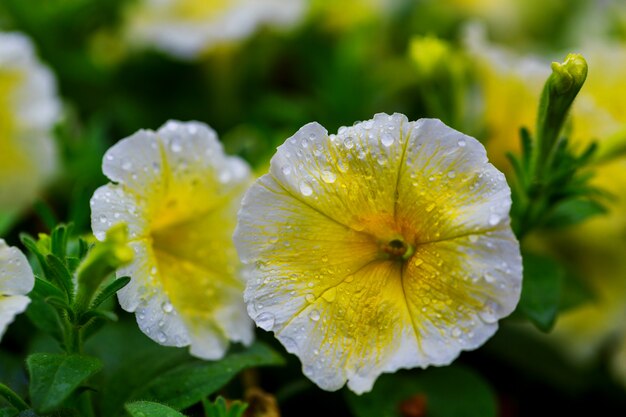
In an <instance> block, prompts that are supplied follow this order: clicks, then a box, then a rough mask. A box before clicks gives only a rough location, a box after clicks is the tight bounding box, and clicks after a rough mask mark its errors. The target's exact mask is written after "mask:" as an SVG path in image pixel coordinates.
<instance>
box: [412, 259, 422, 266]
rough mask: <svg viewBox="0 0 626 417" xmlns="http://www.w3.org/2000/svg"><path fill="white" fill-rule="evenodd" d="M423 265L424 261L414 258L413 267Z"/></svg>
mask: <svg viewBox="0 0 626 417" xmlns="http://www.w3.org/2000/svg"><path fill="white" fill-rule="evenodd" d="M423 263H424V261H423V260H421V259H420V258H416V259H415V262H414V263H413V265H415V266H420V265H421V264H423Z"/></svg>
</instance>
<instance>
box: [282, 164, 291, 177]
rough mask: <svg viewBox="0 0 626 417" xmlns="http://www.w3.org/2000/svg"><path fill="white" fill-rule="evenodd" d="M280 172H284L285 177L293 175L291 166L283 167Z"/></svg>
mask: <svg viewBox="0 0 626 417" xmlns="http://www.w3.org/2000/svg"><path fill="white" fill-rule="evenodd" d="M280 170H281V171H282V173H283V175H289V174H291V166H290V165H283V167H282V168H281V169H280Z"/></svg>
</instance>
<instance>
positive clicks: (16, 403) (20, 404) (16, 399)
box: [0, 383, 30, 411]
mask: <svg viewBox="0 0 626 417" xmlns="http://www.w3.org/2000/svg"><path fill="white" fill-rule="evenodd" d="M0 396H1V397H4V399H5V400H7V402H8V403H9V404H11V406H13V407H15V408H17V410H18V411H24V410H28V409H29V408H30V407H29V406H28V404H26V402H25V401H24V400H23V399H22V397H20V396H19V395H17V394H16V393H15V391H13V390H12V389H11V388H9V387H7V386H6V385H4V384H2V383H0Z"/></svg>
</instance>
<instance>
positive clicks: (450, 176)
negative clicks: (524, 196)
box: [396, 119, 511, 243]
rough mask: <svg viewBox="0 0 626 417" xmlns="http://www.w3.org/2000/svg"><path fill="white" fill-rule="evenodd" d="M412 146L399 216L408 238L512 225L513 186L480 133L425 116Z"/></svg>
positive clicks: (410, 142)
mask: <svg viewBox="0 0 626 417" xmlns="http://www.w3.org/2000/svg"><path fill="white" fill-rule="evenodd" d="M406 149H407V151H406V153H405V159H404V163H403V164H402V166H401V167H400V169H399V172H400V174H399V176H398V185H397V192H398V200H397V210H396V220H397V221H398V222H399V223H400V225H401V227H402V228H403V230H404V232H403V234H404V235H405V237H406V238H407V239H408V240H410V241H415V242H417V243H426V242H431V241H439V240H445V239H451V238H454V237H456V236H463V235H467V234H480V233H484V232H486V231H488V230H493V229H496V228H501V227H508V219H509V210H510V208H511V190H510V189H509V186H508V184H507V182H506V179H505V177H504V174H502V173H501V172H500V171H498V170H497V169H496V168H495V167H494V166H493V165H491V164H490V163H489V162H488V160H487V155H486V152H485V148H484V147H483V145H481V144H480V143H479V142H478V141H477V140H476V139H474V138H472V137H469V136H467V135H464V134H462V133H460V132H458V131H456V130H454V129H451V128H449V127H447V126H446V125H444V124H443V123H442V122H441V121H439V120H435V119H422V120H420V121H418V122H417V123H415V125H414V127H413V129H412V130H411V133H410V136H409V138H408V140H407V146H406ZM415 219H419V221H415Z"/></svg>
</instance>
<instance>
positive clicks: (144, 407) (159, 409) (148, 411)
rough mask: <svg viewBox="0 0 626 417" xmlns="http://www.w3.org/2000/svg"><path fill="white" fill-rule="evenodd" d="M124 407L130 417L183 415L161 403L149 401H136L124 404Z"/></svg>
mask: <svg viewBox="0 0 626 417" xmlns="http://www.w3.org/2000/svg"><path fill="white" fill-rule="evenodd" d="M125 408H126V411H128V413H129V414H130V415H131V416H132V417H185V416H184V415H183V414H181V413H179V412H178V411H176V410H173V409H171V408H169V407H167V406H165V405H163V404H159V403H153V402H149V401H137V402H134V403H130V404H126V406H125Z"/></svg>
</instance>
